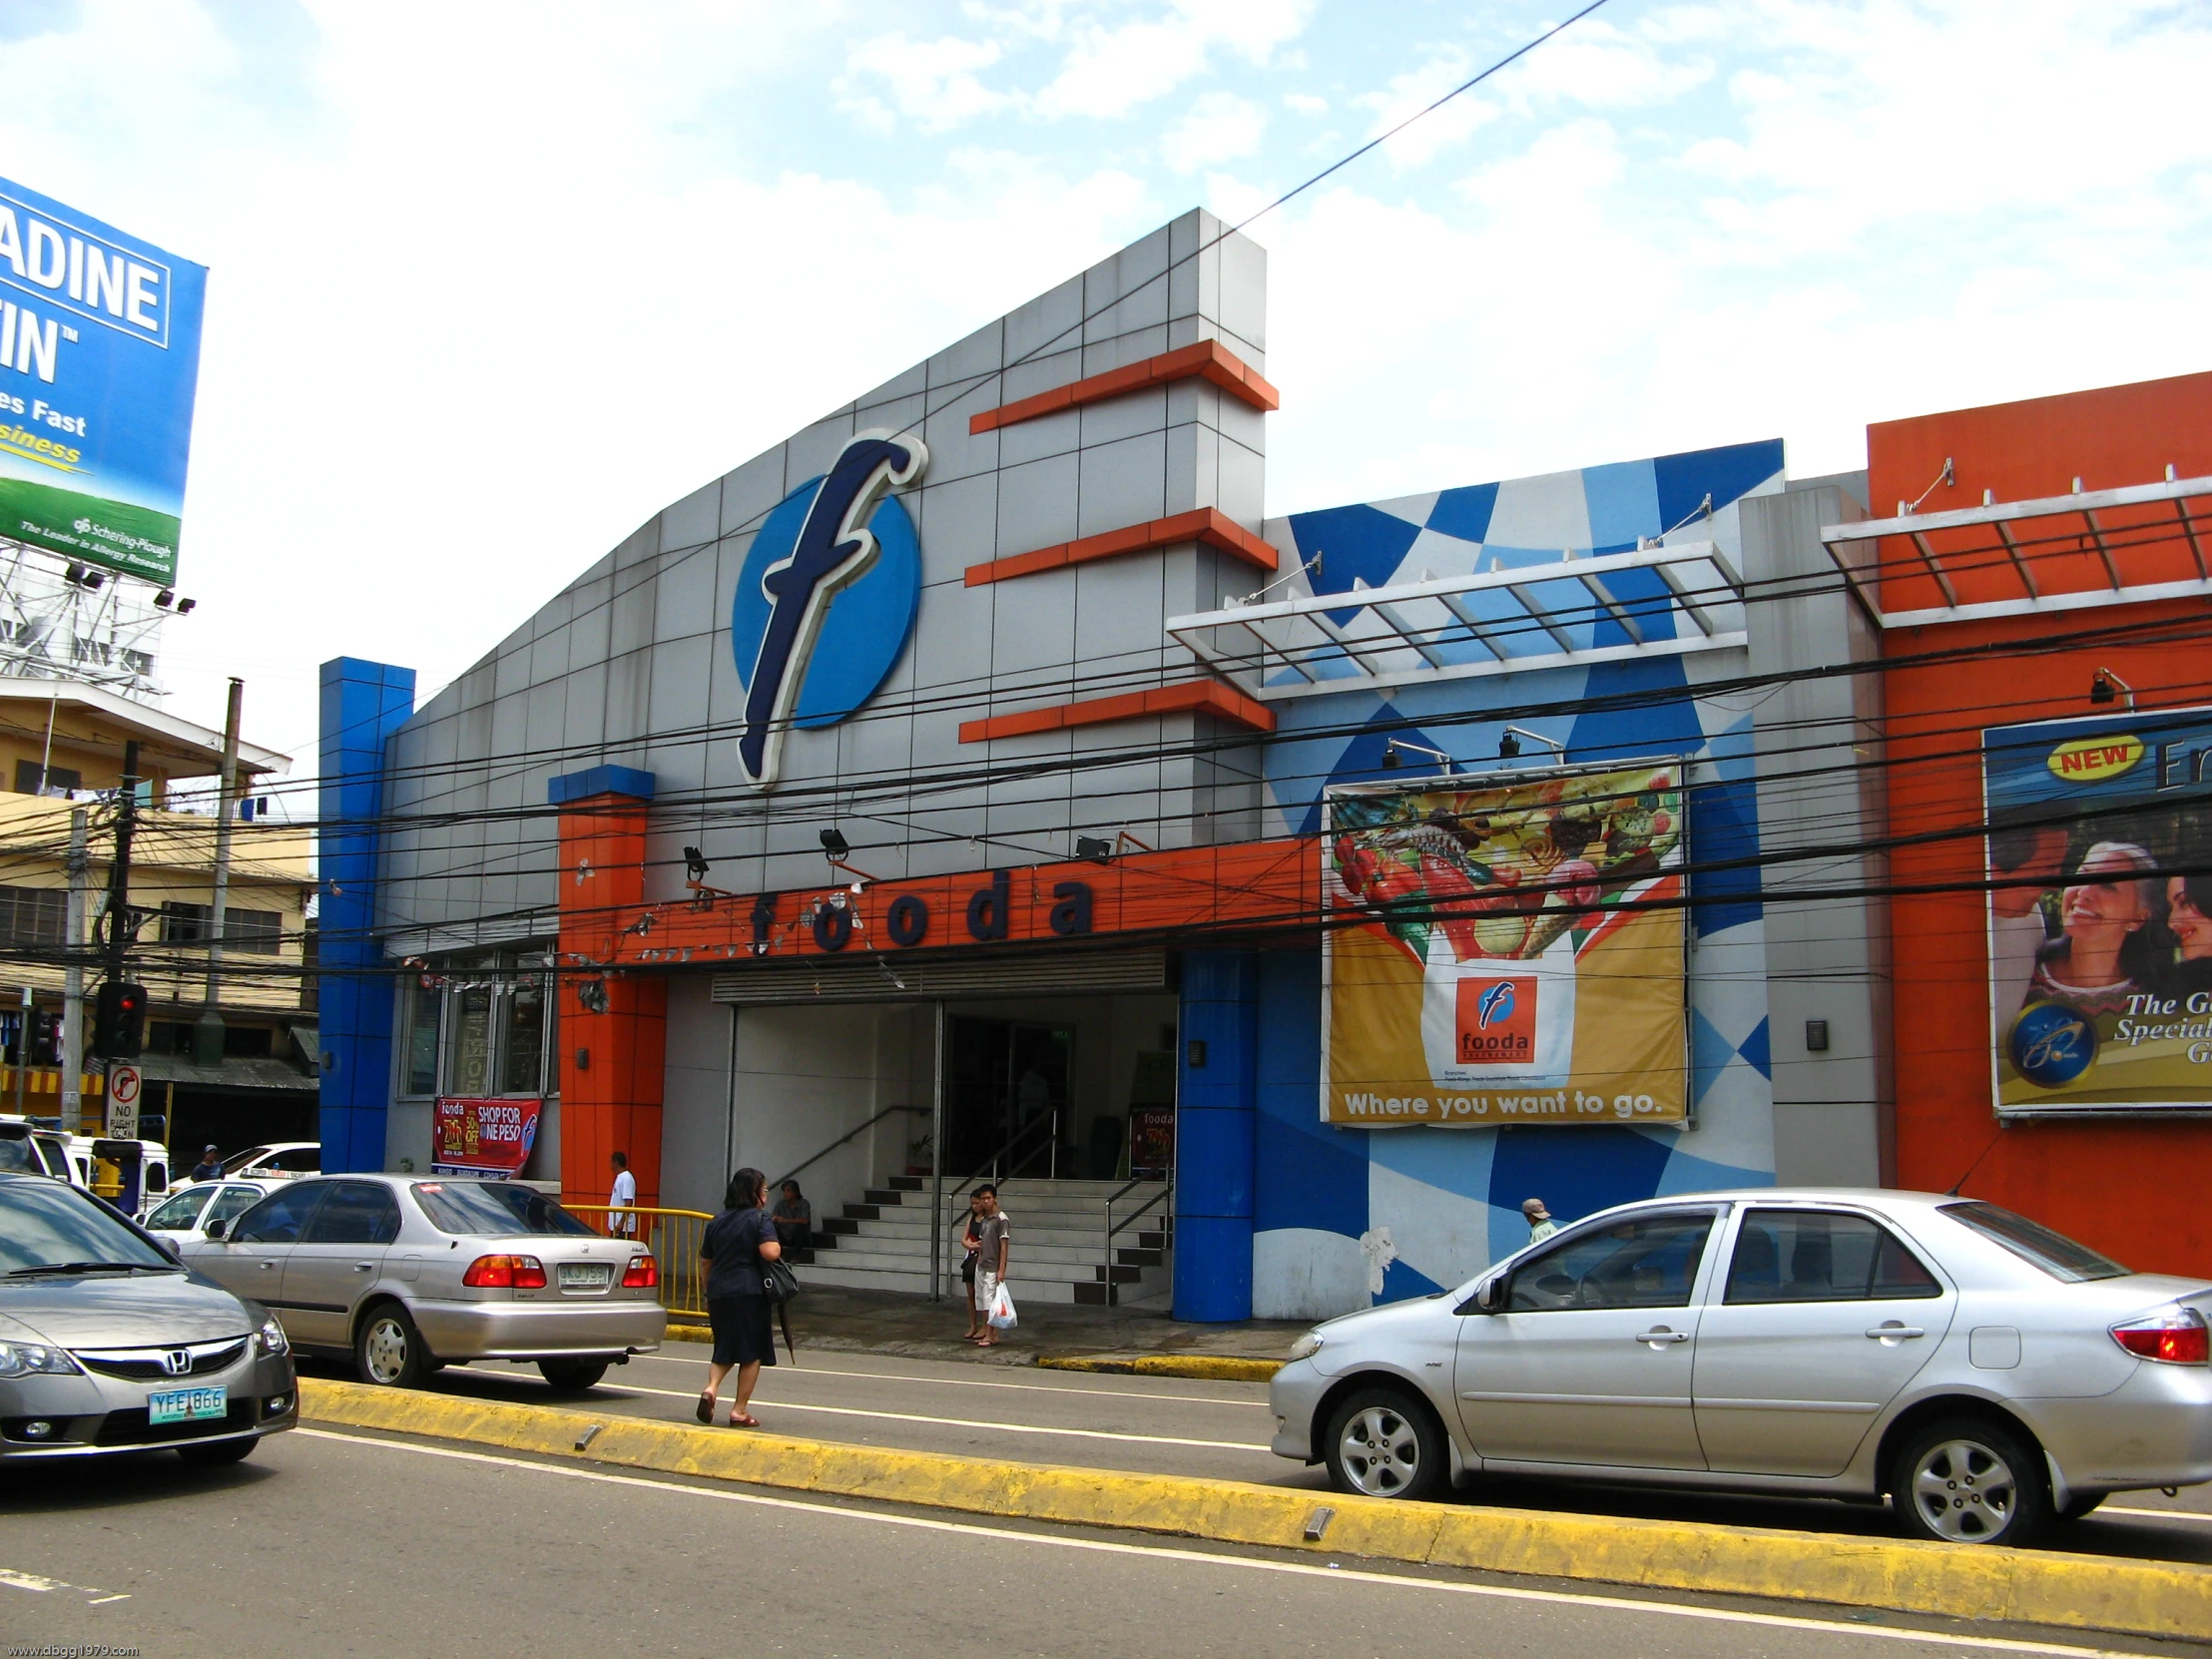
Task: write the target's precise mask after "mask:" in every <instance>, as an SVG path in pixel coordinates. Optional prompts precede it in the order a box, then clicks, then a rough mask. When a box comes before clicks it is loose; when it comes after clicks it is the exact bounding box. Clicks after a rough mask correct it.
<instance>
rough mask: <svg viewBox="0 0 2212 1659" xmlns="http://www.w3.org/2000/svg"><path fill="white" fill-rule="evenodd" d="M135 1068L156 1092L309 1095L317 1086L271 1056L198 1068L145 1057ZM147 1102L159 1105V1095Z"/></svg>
mask: <svg viewBox="0 0 2212 1659" xmlns="http://www.w3.org/2000/svg"><path fill="white" fill-rule="evenodd" d="M138 1068H139V1075H140V1076H141V1077H142V1078H144V1079H145V1086H146V1087H147V1088H148V1089H149V1090H156V1091H158V1090H160V1089H161V1088H162V1087H163V1085H165V1084H174V1085H176V1086H177V1087H178V1088H181V1089H189V1088H199V1089H226V1090H236V1091H239V1092H242V1093H253V1094H267V1093H270V1092H272V1091H278V1090H281V1091H284V1092H287V1093H299V1092H304V1093H309V1094H311V1093H313V1092H314V1091H315V1089H316V1088H317V1087H319V1082H320V1080H319V1079H318V1078H316V1077H314V1076H313V1075H311V1074H309V1073H307V1072H303V1071H301V1070H300V1069H299V1068H298V1067H297V1066H295V1065H293V1064H292V1063H291V1062H290V1061H289V1060H280V1059H277V1058H276V1057H275V1056H273V1055H251V1056H249V1055H229V1056H226V1057H225V1058H224V1059H223V1060H221V1061H219V1062H218V1063H217V1064H215V1065H212V1066H202V1065H195V1064H194V1063H193V1062H192V1060H191V1058H190V1057H189V1056H187V1055H183V1054H148V1055H146V1056H145V1057H143V1058H142V1059H140V1060H139V1061H138ZM149 1099H150V1100H151V1101H152V1102H154V1103H155V1104H159V1101H160V1095H159V1094H158V1093H156V1094H153V1095H150V1096H149Z"/></svg>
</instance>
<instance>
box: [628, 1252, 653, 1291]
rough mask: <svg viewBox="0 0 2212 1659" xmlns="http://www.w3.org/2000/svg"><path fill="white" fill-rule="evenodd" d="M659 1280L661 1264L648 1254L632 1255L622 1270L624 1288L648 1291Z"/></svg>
mask: <svg viewBox="0 0 2212 1659" xmlns="http://www.w3.org/2000/svg"><path fill="white" fill-rule="evenodd" d="M660 1282H661V1264H660V1263H658V1262H656V1261H654V1260H653V1258H652V1257H650V1256H633V1257H631V1258H630V1265H629V1266H628V1267H627V1268H625V1269H624V1270H623V1273H622V1287H623V1289H624V1290H630V1291H637V1290H645V1291H650V1290H652V1289H653V1288H654V1287H655V1286H657V1285H659V1284H660Z"/></svg>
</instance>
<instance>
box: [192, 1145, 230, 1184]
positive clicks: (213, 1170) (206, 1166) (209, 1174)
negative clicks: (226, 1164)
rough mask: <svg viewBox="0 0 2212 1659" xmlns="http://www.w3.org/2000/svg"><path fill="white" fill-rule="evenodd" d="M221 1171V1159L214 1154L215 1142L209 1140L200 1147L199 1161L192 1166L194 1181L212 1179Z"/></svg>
mask: <svg viewBox="0 0 2212 1659" xmlns="http://www.w3.org/2000/svg"><path fill="white" fill-rule="evenodd" d="M222 1173H223V1160H222V1159H220V1158H218V1157H217V1156H216V1155H215V1143H214V1142H213V1141H210V1142H209V1143H208V1144H207V1145H206V1146H204V1147H202V1148H201V1149H200V1162H198V1163H197V1164H195V1165H193V1166H192V1178H193V1179H194V1180H195V1181H213V1180H214V1179H215V1178H216V1177H217V1176H219V1175H221V1174H222Z"/></svg>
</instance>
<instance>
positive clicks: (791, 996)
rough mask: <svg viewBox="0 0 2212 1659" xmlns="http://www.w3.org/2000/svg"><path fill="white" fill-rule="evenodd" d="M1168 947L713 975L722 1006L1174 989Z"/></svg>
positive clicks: (868, 961) (860, 961)
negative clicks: (737, 1003) (745, 1003)
mask: <svg viewBox="0 0 2212 1659" xmlns="http://www.w3.org/2000/svg"><path fill="white" fill-rule="evenodd" d="M1169 988H1170V987H1169V984H1168V959H1167V952H1166V951H1164V950H1071V951H1055V952H1041V951H1040V952H1038V953H1036V954H1033V955H1032V954H1025V953H1023V954H1000V953H998V952H991V953H989V954H985V953H984V952H981V951H978V952H976V953H974V954H973V955H960V956H952V957H935V958H925V959H915V958H912V957H903V956H873V955H870V956H861V957H856V958H854V959H852V960H850V961H846V960H841V959H840V960H836V961H830V960H826V959H824V958H822V957H819V956H816V957H809V958H808V959H807V960H805V961H799V962H756V963H754V964H752V965H751V966H748V967H745V968H742V969H740V970H738V971H736V972H732V973H718V974H716V975H715V978H714V999H715V1000H716V1001H717V1002H750V1003H770V1002H938V1001H944V1002H956V1001H961V1000H964V999H966V998H969V997H983V996H1067V995H1071V994H1080V993H1082V992H1085V991H1094V992H1103V991H1164V990H1167V989H1169Z"/></svg>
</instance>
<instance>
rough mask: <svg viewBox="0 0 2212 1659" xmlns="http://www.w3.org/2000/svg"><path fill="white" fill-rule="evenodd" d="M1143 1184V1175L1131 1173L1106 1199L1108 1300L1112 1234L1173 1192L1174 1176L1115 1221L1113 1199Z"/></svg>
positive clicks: (1111, 1281) (1111, 1288)
mask: <svg viewBox="0 0 2212 1659" xmlns="http://www.w3.org/2000/svg"><path fill="white" fill-rule="evenodd" d="M1143 1185H1144V1179H1143V1177H1141V1176H1135V1175H1133V1176H1131V1177H1130V1178H1129V1180H1128V1182H1127V1183H1126V1184H1125V1185H1123V1186H1122V1187H1121V1188H1120V1189H1118V1190H1117V1191H1115V1192H1114V1193H1113V1194H1111V1195H1110V1196H1109V1197H1108V1198H1107V1200H1106V1242H1105V1246H1104V1250H1103V1256H1104V1260H1105V1264H1106V1269H1105V1271H1106V1298H1107V1300H1108V1301H1109V1302H1111V1301H1112V1300H1113V1297H1114V1235H1115V1234H1116V1233H1119V1232H1120V1231H1121V1230H1122V1228H1124V1227H1127V1226H1128V1225H1129V1224H1130V1223H1131V1222H1133V1221H1135V1220H1136V1219H1137V1218H1138V1217H1139V1216H1141V1215H1143V1214H1144V1213H1145V1212H1146V1211H1147V1210H1149V1209H1151V1208H1152V1207H1153V1206H1154V1205H1155V1204H1158V1203H1161V1202H1162V1201H1163V1200H1165V1199H1166V1198H1167V1197H1168V1195H1169V1194H1170V1193H1172V1192H1174V1191H1175V1177H1174V1175H1173V1174H1170V1175H1169V1176H1168V1178H1167V1180H1166V1181H1165V1182H1163V1183H1162V1184H1161V1187H1160V1190H1159V1191H1158V1192H1156V1193H1154V1194H1153V1195H1152V1196H1151V1197H1150V1198H1148V1199H1146V1200H1145V1201H1144V1202H1143V1203H1142V1204H1140V1205H1138V1206H1137V1207H1136V1208H1135V1209H1134V1210H1132V1211H1130V1212H1129V1214H1127V1215H1126V1216H1124V1217H1122V1218H1121V1220H1120V1222H1119V1223H1116V1222H1115V1220H1114V1200H1115V1199H1118V1198H1123V1197H1126V1196H1127V1195H1128V1194H1130V1193H1132V1192H1134V1191H1135V1190H1136V1189H1137V1188H1139V1187H1141V1186H1143Z"/></svg>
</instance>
